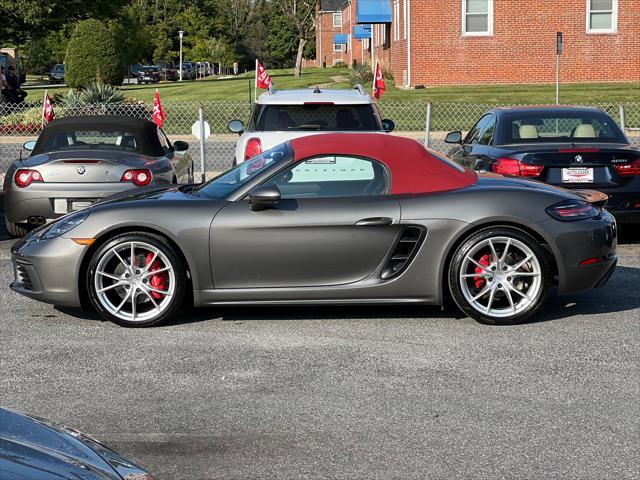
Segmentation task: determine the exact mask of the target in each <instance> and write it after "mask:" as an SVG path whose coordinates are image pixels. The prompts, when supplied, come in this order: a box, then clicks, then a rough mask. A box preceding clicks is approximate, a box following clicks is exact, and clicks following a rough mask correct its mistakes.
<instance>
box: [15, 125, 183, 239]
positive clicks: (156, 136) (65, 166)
mask: <svg viewBox="0 0 640 480" xmlns="http://www.w3.org/2000/svg"><path fill="white" fill-rule="evenodd" d="M24 148H25V149H26V150H31V155H30V156H29V157H27V158H25V159H22V158H21V159H19V160H16V161H15V162H13V163H12V164H11V165H10V166H9V169H8V171H7V173H6V175H5V180H4V208H5V224H6V226H7V230H8V231H9V234H11V235H12V236H14V237H20V236H23V235H24V234H26V233H27V232H28V231H29V230H30V229H31V228H33V227H36V226H39V225H42V224H45V223H47V222H49V221H51V220H53V219H55V218H58V217H61V216H62V215H66V214H67V213H70V212H73V211H75V210H81V209H83V208H86V207H87V206H89V205H91V204H92V203H94V202H95V201H97V200H99V199H101V198H103V197H106V196H109V195H112V194H114V193H118V192H122V191H124V190H129V189H132V188H137V187H144V186H148V185H158V186H160V185H170V184H178V183H190V182H192V181H193V162H192V160H191V158H190V156H189V155H188V154H187V149H188V148H189V145H188V144H187V143H186V142H182V141H177V142H175V143H174V144H172V143H171V142H170V141H169V139H168V138H167V136H166V135H165V133H164V132H163V131H162V129H160V128H158V127H157V126H156V125H155V124H154V123H152V122H150V121H148V120H145V119H142V118H132V117H120V116H87V117H67V118H61V119H59V120H54V121H52V122H51V123H50V124H49V125H48V126H47V127H46V128H45V129H44V131H43V132H42V134H41V135H40V137H39V138H38V140H37V141H31V142H27V143H25V145H24Z"/></svg>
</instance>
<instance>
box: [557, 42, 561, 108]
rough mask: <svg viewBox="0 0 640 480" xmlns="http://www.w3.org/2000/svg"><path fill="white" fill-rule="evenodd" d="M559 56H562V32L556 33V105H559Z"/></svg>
mask: <svg viewBox="0 0 640 480" xmlns="http://www.w3.org/2000/svg"><path fill="white" fill-rule="evenodd" d="M560 55H562V32H558V33H556V105H559V104H560Z"/></svg>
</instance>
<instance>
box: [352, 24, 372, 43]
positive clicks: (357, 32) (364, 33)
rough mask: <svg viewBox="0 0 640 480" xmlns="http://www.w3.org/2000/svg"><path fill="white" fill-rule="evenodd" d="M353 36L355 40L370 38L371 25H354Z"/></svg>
mask: <svg viewBox="0 0 640 480" xmlns="http://www.w3.org/2000/svg"><path fill="white" fill-rule="evenodd" d="M353 38H355V39H356V40H364V39H365V38H371V27H367V26H366V25H356V26H355V27H353Z"/></svg>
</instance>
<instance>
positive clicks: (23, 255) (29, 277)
mask: <svg viewBox="0 0 640 480" xmlns="http://www.w3.org/2000/svg"><path fill="white" fill-rule="evenodd" d="M87 248H88V247H86V246H82V245H78V244H76V243H75V242H74V241H73V240H71V239H70V238H64V237H57V238H52V239H49V240H38V239H37V238H36V236H35V235H33V234H31V235H28V236H26V237H25V238H23V239H22V240H20V241H19V242H17V243H16V244H14V245H13V247H11V260H12V262H13V271H14V281H13V283H12V284H11V285H10V287H11V289H12V290H13V291H15V292H18V293H20V294H22V295H24V296H26V297H29V298H33V299H34V300H39V301H41V302H45V303H52V304H55V305H61V306H66V307H81V306H82V303H81V300H80V293H79V289H78V278H79V275H80V266H81V262H82V258H83V256H84V253H85V251H86V249H87Z"/></svg>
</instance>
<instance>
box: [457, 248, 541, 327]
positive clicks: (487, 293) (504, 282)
mask: <svg viewBox="0 0 640 480" xmlns="http://www.w3.org/2000/svg"><path fill="white" fill-rule="evenodd" d="M542 275H543V272H542V267H541V265H540V261H539V260H538V257H537V256H536V254H535V253H534V252H533V250H532V249H531V248H530V247H529V246H527V245H526V244H525V243H523V242H522V241H520V240H518V239H515V238H511V237H508V236H495V237H489V238H485V239H483V240H480V241H479V242H478V243H476V244H475V245H474V246H473V247H472V248H471V249H470V250H469V251H468V252H467V253H466V255H465V256H464V258H463V259H462V262H461V268H460V270H459V285H460V289H461V293H462V294H463V296H464V298H465V299H466V301H467V302H468V303H469V305H470V306H471V307H472V308H473V309H474V310H476V311H477V312H479V313H481V314H483V315H486V316H488V317H492V318H508V317H513V316H516V315H518V314H521V313H523V312H526V311H527V310H528V309H530V308H531V306H532V305H534V304H535V303H536V302H537V300H538V297H539V295H540V293H541V290H542V289H543V277H542Z"/></svg>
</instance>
